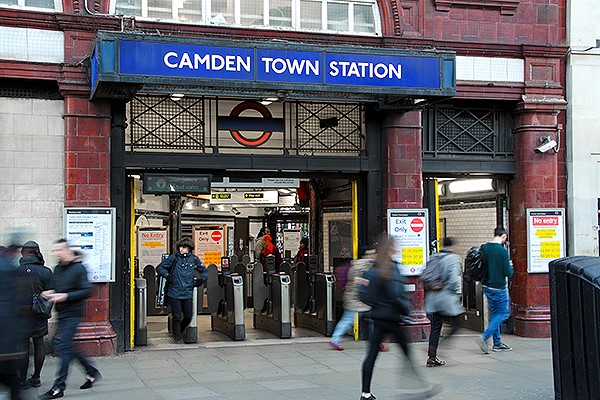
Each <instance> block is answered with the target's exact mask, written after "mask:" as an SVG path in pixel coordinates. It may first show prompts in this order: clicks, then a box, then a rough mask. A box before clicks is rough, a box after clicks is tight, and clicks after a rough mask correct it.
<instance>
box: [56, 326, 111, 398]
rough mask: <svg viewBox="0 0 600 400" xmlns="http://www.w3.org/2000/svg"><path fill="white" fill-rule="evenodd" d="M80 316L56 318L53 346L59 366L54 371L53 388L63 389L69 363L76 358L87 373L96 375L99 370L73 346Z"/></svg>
mask: <svg viewBox="0 0 600 400" xmlns="http://www.w3.org/2000/svg"><path fill="white" fill-rule="evenodd" d="M80 320H81V318H80V317H65V318H60V319H59V320H58V330H57V332H56V342H55V348H56V352H57V353H58V356H59V357H60V366H59V369H58V371H57V372H56V379H55V380H54V384H53V385H52V388H53V389H60V390H65V388H66V382H67V376H68V375H69V364H71V360H72V359H73V358H76V359H77V360H79V362H80V363H81V365H82V366H83V368H84V369H85V372H86V374H87V375H89V376H92V377H96V376H98V375H99V374H100V372H99V371H98V370H97V369H96V368H95V367H94V366H93V365H92V364H91V362H90V361H89V360H88V359H87V358H86V357H85V356H84V355H83V353H82V352H81V350H79V349H78V348H77V347H75V346H73V338H74V337H75V333H76V332H77V326H79V321H80Z"/></svg>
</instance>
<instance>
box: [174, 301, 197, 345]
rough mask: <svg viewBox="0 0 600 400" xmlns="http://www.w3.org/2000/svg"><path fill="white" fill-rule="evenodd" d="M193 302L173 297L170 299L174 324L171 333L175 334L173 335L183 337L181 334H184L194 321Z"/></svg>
mask: <svg viewBox="0 0 600 400" xmlns="http://www.w3.org/2000/svg"><path fill="white" fill-rule="evenodd" d="M192 301H193V298H191V299H174V298H173V297H169V305H170V306H171V315H172V318H171V319H172V324H173V325H172V326H171V332H173V335H175V336H181V332H183V331H184V330H185V328H187V326H188V325H189V324H190V322H191V321H192ZM182 313H183V316H182Z"/></svg>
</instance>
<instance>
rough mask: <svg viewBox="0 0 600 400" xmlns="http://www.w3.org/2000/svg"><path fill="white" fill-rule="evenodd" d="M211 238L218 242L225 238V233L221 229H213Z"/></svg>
mask: <svg viewBox="0 0 600 400" xmlns="http://www.w3.org/2000/svg"><path fill="white" fill-rule="evenodd" d="M210 238H211V239H212V240H214V241H215V242H218V241H219V240H221V239H222V238H223V234H222V233H221V231H212V233H211V234H210Z"/></svg>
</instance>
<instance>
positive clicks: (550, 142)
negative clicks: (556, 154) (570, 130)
mask: <svg viewBox="0 0 600 400" xmlns="http://www.w3.org/2000/svg"><path fill="white" fill-rule="evenodd" d="M540 140H541V141H542V144H541V145H539V146H538V147H536V148H535V149H533V151H535V152H536V153H537V154H542V153H545V152H547V151H549V150H553V149H555V148H556V145H557V143H556V140H554V139H550V138H549V137H547V136H544V137H541V138H540Z"/></svg>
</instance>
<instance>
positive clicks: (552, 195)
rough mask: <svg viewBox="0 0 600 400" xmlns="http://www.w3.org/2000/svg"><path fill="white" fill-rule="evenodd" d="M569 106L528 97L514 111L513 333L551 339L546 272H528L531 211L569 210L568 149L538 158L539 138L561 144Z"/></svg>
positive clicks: (511, 221)
mask: <svg viewBox="0 0 600 400" xmlns="http://www.w3.org/2000/svg"><path fill="white" fill-rule="evenodd" d="M565 107H566V104H565V101H564V100H563V99H562V98H560V97H556V98H552V97H551V98H549V97H546V96H544V97H542V96H539V97H537V96H524V101H523V102H522V103H520V104H519V105H518V106H517V107H516V109H515V111H514V117H515V125H514V147H515V162H516V170H517V173H516V176H515V179H514V180H513V181H512V182H511V185H510V190H509V193H510V198H511V200H510V203H511V206H510V227H509V230H510V232H509V240H510V243H511V254H510V256H511V260H512V262H513V266H514V269H515V273H514V276H513V279H512V282H513V284H512V290H511V293H510V295H511V299H512V303H513V315H514V318H515V334H517V335H519V336H525V337H550V289H549V280H548V274H547V273H541V274H540V273H538V274H529V273H528V272H527V246H528V244H527V209H528V208H557V207H564V206H565V195H566V192H565V188H566V178H565V164H564V154H565V153H564V150H562V149H564V146H562V144H561V151H559V152H558V153H555V152H554V151H552V150H550V151H548V152H546V153H543V154H536V153H535V152H534V149H535V148H536V147H537V146H539V145H540V136H551V138H552V139H555V140H557V141H558V138H557V131H558V122H559V114H560V112H561V111H562V110H564V109H565Z"/></svg>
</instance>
